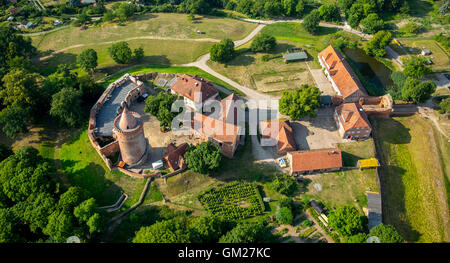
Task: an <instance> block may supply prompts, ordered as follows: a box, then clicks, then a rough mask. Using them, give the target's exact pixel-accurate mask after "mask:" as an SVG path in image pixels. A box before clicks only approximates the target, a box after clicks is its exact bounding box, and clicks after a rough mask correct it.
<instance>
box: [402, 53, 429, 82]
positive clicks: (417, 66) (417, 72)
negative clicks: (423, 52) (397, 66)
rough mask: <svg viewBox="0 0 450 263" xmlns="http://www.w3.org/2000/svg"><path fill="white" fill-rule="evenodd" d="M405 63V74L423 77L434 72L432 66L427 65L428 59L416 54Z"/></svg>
mask: <svg viewBox="0 0 450 263" xmlns="http://www.w3.org/2000/svg"><path fill="white" fill-rule="evenodd" d="M403 64H404V67H403V74H405V75H406V76H407V77H413V78H423V77H425V75H427V74H429V73H431V72H433V70H432V69H431V67H429V66H427V60H426V59H425V58H423V57H421V56H414V57H412V58H410V59H408V60H406V61H405V62H404V63H403Z"/></svg>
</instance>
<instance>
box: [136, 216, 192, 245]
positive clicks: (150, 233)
mask: <svg viewBox="0 0 450 263" xmlns="http://www.w3.org/2000/svg"><path fill="white" fill-rule="evenodd" d="M189 242H190V240H189V232H188V231H187V229H186V223H185V219H184V218H174V219H171V220H164V221H159V222H156V223H155V224H153V225H151V226H148V227H142V228H141V229H140V230H139V231H137V232H136V236H135V237H134V238H133V243H189Z"/></svg>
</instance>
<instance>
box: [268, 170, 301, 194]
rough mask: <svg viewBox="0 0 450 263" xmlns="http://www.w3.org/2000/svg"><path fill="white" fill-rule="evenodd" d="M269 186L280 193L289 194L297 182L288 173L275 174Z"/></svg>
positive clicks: (293, 190) (292, 191)
mask: <svg viewBox="0 0 450 263" xmlns="http://www.w3.org/2000/svg"><path fill="white" fill-rule="evenodd" d="M270 187H271V189H272V190H274V191H275V192H278V193H280V194H283V195H291V194H293V193H294V192H295V191H296V190H297V182H296V181H295V179H294V178H292V177H291V176H290V175H288V174H275V175H274V179H273V180H272V183H271V184H270Z"/></svg>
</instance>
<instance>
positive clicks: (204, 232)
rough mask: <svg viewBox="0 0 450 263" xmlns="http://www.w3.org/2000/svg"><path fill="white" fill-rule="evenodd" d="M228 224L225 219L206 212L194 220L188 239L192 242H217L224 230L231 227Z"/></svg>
mask: <svg viewBox="0 0 450 263" xmlns="http://www.w3.org/2000/svg"><path fill="white" fill-rule="evenodd" d="M230 226H231V224H230V222H228V221H226V220H225V219H223V218H221V217H218V216H214V215H210V214H207V215H204V216H201V217H198V218H196V219H195V220H194V222H193V224H192V225H191V227H190V236H191V238H190V239H191V241H192V242H193V243H213V242H217V241H219V238H220V236H222V234H223V233H224V232H226V231H228V230H230V229H231V228H230Z"/></svg>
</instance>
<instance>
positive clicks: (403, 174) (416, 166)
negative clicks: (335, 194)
mask: <svg viewBox="0 0 450 263" xmlns="http://www.w3.org/2000/svg"><path fill="white" fill-rule="evenodd" d="M373 123H375V128H376V138H375V141H376V143H377V148H378V152H379V153H381V155H382V157H381V158H382V160H381V161H382V167H381V184H382V188H383V206H384V209H383V212H384V215H383V218H384V219H385V223H387V224H392V225H394V226H395V227H396V228H397V230H398V231H399V232H400V234H401V235H402V236H403V237H404V238H405V239H406V240H407V241H409V242H444V241H449V225H448V197H446V193H448V191H449V190H448V189H449V184H448V182H449V181H448V174H449V166H448V159H449V157H448V156H449V154H448V153H449V142H448V141H447V140H445V139H443V138H442V135H441V134H439V133H437V132H436V131H435V129H434V127H433V126H432V125H431V124H430V122H429V121H427V120H425V119H423V118H421V117H419V116H418V115H414V116H410V117H395V118H392V119H373Z"/></svg>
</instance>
